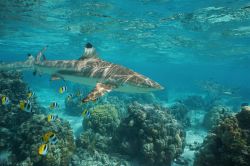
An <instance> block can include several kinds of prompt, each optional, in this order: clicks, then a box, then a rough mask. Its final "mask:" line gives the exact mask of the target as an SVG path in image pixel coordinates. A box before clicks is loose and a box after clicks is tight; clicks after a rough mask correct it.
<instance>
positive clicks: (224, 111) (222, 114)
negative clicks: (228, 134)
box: [203, 105, 231, 130]
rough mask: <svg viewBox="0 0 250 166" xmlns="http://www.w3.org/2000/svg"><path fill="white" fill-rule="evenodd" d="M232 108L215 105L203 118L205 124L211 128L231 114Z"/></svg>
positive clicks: (207, 127)
mask: <svg viewBox="0 0 250 166" xmlns="http://www.w3.org/2000/svg"><path fill="white" fill-rule="evenodd" d="M230 114H231V110H230V109H229V108H228V107H226V106H222V105H219V106H214V107H213V108H212V109H211V110H209V111H208V112H207V113H206V114H205V117H204V119H203V126H204V127H205V128H206V129H208V130H210V129H212V128H213V127H214V126H217V125H218V123H219V122H220V121H221V120H223V119H225V118H226V117H228V116H230Z"/></svg>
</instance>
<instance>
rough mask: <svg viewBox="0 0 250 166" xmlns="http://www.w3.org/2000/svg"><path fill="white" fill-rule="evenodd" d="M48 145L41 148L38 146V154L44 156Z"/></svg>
mask: <svg viewBox="0 0 250 166" xmlns="http://www.w3.org/2000/svg"><path fill="white" fill-rule="evenodd" d="M48 149H49V148H48V145H47V144H42V145H41V146H39V148H38V154H39V155H42V156H45V155H46V154H47V153H48Z"/></svg>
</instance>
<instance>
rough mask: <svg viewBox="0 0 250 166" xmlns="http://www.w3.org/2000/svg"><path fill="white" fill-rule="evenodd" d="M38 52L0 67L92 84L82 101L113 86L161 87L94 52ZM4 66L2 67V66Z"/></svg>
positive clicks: (129, 88) (145, 89)
mask: <svg viewBox="0 0 250 166" xmlns="http://www.w3.org/2000/svg"><path fill="white" fill-rule="evenodd" d="M41 55H42V53H40V55H38V58H36V60H34V63H32V62H31V61H30V62H25V63H23V65H24V66H22V65H21V64H20V63H12V64H5V65H4V64H2V65H1V66H2V67H0V69H1V68H4V69H6V68H9V67H12V68H15V66H16V68H17V67H18V68H20V69H35V70H36V71H37V73H39V74H43V73H46V74H49V75H51V76H52V77H56V78H60V79H63V80H68V81H71V82H75V83H79V84H83V85H90V86H95V88H94V90H93V91H92V92H91V93H90V94H89V95H88V96H87V97H86V98H85V99H83V102H87V101H91V100H96V99H97V98H98V97H100V96H102V95H104V94H105V93H106V92H110V91H111V90H116V91H120V92H128V93H146V92H151V91H155V90H161V89H163V87H162V86H161V85H159V84H158V83H156V82H154V81H153V80H151V79H149V78H147V77H145V76H143V75H141V74H139V73H136V72H134V71H132V70H130V69H128V68H126V67H123V66H120V65H116V64H113V63H110V62H106V61H104V60H101V59H100V58H98V57H97V56H86V57H84V58H81V59H79V60H55V61H49V60H41ZM4 66H5V67H4Z"/></svg>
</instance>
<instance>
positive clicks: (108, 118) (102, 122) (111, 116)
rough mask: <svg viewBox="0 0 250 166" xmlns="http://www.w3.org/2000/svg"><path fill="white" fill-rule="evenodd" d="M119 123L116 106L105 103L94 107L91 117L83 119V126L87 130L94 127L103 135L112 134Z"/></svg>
mask: <svg viewBox="0 0 250 166" xmlns="http://www.w3.org/2000/svg"><path fill="white" fill-rule="evenodd" d="M119 123H120V120H119V118H118V111H117V109H116V107H115V106H114V105H111V104H103V105H98V106H96V107H94V108H93V110H92V111H91V118H86V119H85V120H84V121H83V126H84V128H85V129H86V130H88V129H92V130H93V131H94V132H96V133H100V134H101V135H109V136H112V135H113V134H114V132H115V130H116V129H117V127H118V125H119Z"/></svg>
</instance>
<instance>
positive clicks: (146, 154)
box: [113, 103, 185, 166]
mask: <svg viewBox="0 0 250 166" xmlns="http://www.w3.org/2000/svg"><path fill="white" fill-rule="evenodd" d="M128 112H129V116H128V117H127V118H125V119H124V120H122V122H121V124H120V126H119V129H118V132H117V134H116V135H115V136H114V138H113V140H114V145H115V146H116V147H114V148H115V149H116V150H117V152H120V153H122V154H126V155H129V156H131V157H134V158H139V159H140V160H141V161H142V163H143V165H159V166H160V165H171V162H172V161H173V159H174V158H176V157H177V156H179V155H180V154H181V153H182V151H183V148H184V138H185V133H184V131H183V130H182V128H181V127H180V125H179V124H178V123H177V121H176V120H175V119H173V118H172V116H171V115H170V114H168V113H167V112H166V111H163V110H161V108H160V107H156V106H153V105H144V106H143V105H141V104H138V103H134V104H132V105H130V106H129V110H128Z"/></svg>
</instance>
